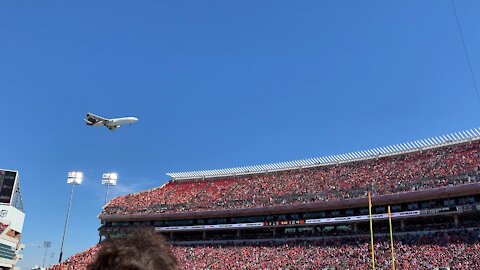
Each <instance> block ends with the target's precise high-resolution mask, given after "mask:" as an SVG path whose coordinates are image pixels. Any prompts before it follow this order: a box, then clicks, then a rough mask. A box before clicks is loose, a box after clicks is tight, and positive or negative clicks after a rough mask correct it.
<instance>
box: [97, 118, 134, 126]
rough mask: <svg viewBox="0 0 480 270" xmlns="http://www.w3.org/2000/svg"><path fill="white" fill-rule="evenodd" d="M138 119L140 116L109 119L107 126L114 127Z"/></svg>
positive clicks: (131, 122)
mask: <svg viewBox="0 0 480 270" xmlns="http://www.w3.org/2000/svg"><path fill="white" fill-rule="evenodd" d="M137 121H138V118H136V117H122V118H114V119H110V120H108V121H107V122H106V123H105V126H107V127H114V126H120V125H126V124H133V123H135V122H137Z"/></svg>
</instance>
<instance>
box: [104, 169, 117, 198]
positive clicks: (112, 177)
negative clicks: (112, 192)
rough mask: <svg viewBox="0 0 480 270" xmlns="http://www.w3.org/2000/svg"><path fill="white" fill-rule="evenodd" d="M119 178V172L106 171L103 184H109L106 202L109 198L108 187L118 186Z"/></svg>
mask: <svg viewBox="0 0 480 270" xmlns="http://www.w3.org/2000/svg"><path fill="white" fill-rule="evenodd" d="M117 179H118V173H114V172H110V173H104V174H103V177H102V185H105V186H107V190H106V192H105V204H107V199H108V189H109V187H110V186H116V185H117Z"/></svg>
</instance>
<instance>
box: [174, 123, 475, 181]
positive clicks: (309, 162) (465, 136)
mask: <svg viewBox="0 0 480 270" xmlns="http://www.w3.org/2000/svg"><path fill="white" fill-rule="evenodd" d="M479 139H480V128H473V129H469V130H465V131H461V132H455V133H451V134H446V135H441V136H437V137H432V138H428V139H424V140H415V141H410V142H406V143H401V144H395V145H390V146H383V147H377V148H373V149H367V150H362V151H355V152H351V153H344V154H337V155H329V156H324V157H318V158H307V159H299V160H293V161H287V162H278V163H269V164H261V165H254V166H243V167H234V168H225V169H213V170H203V171H189V172H172V173H167V175H168V176H170V177H171V178H172V179H173V180H187V179H203V178H214V177H228V176H235V175H246V174H256V173H265V172H274V171H284V170H291V169H298V168H299V167H318V166H326V165H332V164H339V163H347V162H355V161H360V160H366V159H372V158H378V157H385V156H393V155H398V154H404V153H409V152H415V151H421V150H426V149H433V148H438V147H443V146H448V145H454V144H460V143H465V142H469V141H473V140H479ZM379 149H382V150H381V151H379ZM349 156H350V157H349Z"/></svg>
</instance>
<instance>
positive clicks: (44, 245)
mask: <svg viewBox="0 0 480 270" xmlns="http://www.w3.org/2000/svg"><path fill="white" fill-rule="evenodd" d="M51 246H52V242H50V241H45V242H43V247H44V248H45V255H44V256H43V263H42V268H44V267H45V259H46V258H47V250H48V248H50V247H51Z"/></svg>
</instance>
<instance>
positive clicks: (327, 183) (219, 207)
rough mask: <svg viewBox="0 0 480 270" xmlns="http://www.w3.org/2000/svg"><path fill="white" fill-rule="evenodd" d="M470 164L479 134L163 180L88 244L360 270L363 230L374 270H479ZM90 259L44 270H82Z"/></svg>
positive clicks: (237, 265)
mask: <svg viewBox="0 0 480 270" xmlns="http://www.w3.org/2000/svg"><path fill="white" fill-rule="evenodd" d="M479 161H480V129H471V130H467V131H463V132H458V133H454V134H448V135H443V136H438V137H433V138H428V139H424V140H418V141H412V142H407V143H401V144H397V145H392V146H387V147H379V148H376V149H370V150H364V151H358V152H353V153H345V154H338V155H333V156H326V157H320V158H311V159H305V160H297V161H290V162H282V163H274V164H266V165H256V166H248V167H238V168H228V169H218V170H204V171H192V172H176V173H167V175H168V176H169V177H170V178H171V179H170V180H169V181H168V182H167V183H166V184H164V185H162V186H160V187H158V188H154V189H151V190H146V191H143V192H139V193H133V194H128V195H125V196H120V197H116V198H114V199H112V200H110V201H109V202H108V203H107V204H106V205H105V206H104V207H103V209H102V212H101V213H100V214H99V219H100V220H101V227H100V228H99V230H98V231H99V239H100V240H99V243H100V242H101V241H103V240H104V239H108V238H117V237H123V236H125V235H128V234H130V233H132V232H133V231H135V230H138V229H149V230H152V231H154V232H156V233H159V234H163V235H164V236H165V237H166V238H167V239H168V241H169V243H170V244H171V245H172V249H173V251H174V253H175V255H176V257H177V259H178V262H179V265H180V267H181V269H369V268H370V267H372V258H371V253H370V248H371V247H370V244H371V243H370V240H371V239H370V237H371V234H370V232H371V231H372V232H373V243H374V244H373V249H374V255H375V258H374V263H375V265H376V267H377V269H392V268H393V267H396V268H398V269H480V230H479V225H480V215H479V211H480V162H479ZM369 194H370V195H371V208H370V207H369V199H368V197H369ZM389 209H391V224H392V225H391V226H390V225H389ZM369 210H371V213H369ZM370 221H372V224H373V227H372V228H371V229H372V230H370V227H369V224H370ZM390 230H391V231H392V232H393V237H392V238H390V234H389V231H390ZM391 240H393V243H394V244H393V249H392V246H391ZM98 249H99V245H95V246H93V247H91V248H89V249H87V250H85V251H83V252H80V253H78V254H75V255H73V256H72V257H70V258H68V259H67V260H65V261H63V262H62V263H61V264H57V265H54V266H53V267H52V268H50V269H54V270H58V269H85V268H86V266H87V265H88V264H89V263H91V262H92V261H93V259H94V258H95V253H96V252H97V251H98ZM392 251H393V252H392ZM392 255H393V256H392ZM392 257H393V258H392ZM392 259H394V263H393V265H392Z"/></svg>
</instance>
